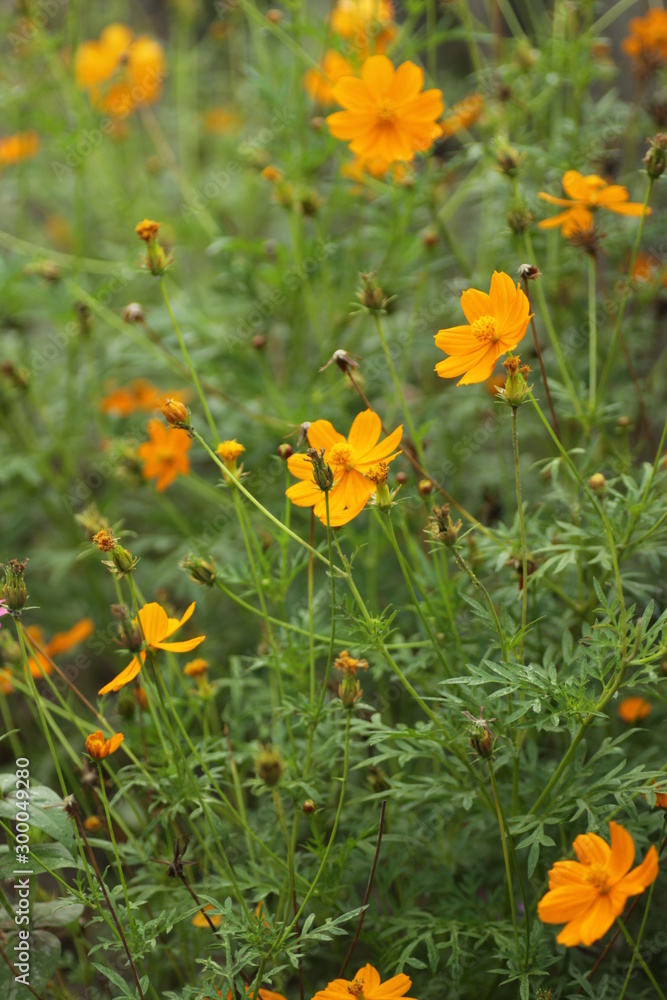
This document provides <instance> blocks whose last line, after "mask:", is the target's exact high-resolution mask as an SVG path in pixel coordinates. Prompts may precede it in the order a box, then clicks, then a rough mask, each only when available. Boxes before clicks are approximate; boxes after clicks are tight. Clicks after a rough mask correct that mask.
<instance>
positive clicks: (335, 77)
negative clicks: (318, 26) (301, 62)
mask: <svg viewBox="0 0 667 1000" xmlns="http://www.w3.org/2000/svg"><path fill="white" fill-rule="evenodd" d="M353 74H354V70H353V68H352V66H351V65H350V63H349V62H348V61H347V59H346V58H345V56H343V55H341V54H340V52H336V50H335V49H329V51H328V52H326V53H325V55H324V59H323V60H322V66H321V67H320V68H319V69H309V70H307V71H306V72H305V73H304V76H303V85H304V88H305V90H306V93H307V94H308V96H309V97H310V99H311V101H315V102H316V103H317V104H334V103H335V100H336V99H335V97H334V96H333V87H334V84H336V83H338V81H339V80H340V79H341V77H343V76H352V75H353Z"/></svg>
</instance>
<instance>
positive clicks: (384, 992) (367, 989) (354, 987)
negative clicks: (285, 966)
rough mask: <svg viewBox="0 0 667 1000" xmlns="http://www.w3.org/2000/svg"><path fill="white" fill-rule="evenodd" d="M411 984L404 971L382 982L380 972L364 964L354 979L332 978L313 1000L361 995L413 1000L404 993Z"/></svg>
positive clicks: (340, 999) (342, 999) (370, 998)
mask: <svg viewBox="0 0 667 1000" xmlns="http://www.w3.org/2000/svg"><path fill="white" fill-rule="evenodd" d="M411 986H412V980H411V979H409V978H408V976H406V975H405V974H404V973H402V972H401V973H399V975H398V976H392V978H391V979H387V981H386V982H384V983H383V982H382V980H381V978H380V973H379V972H378V971H377V969H375V968H374V967H373V966H372V965H364V967H363V968H362V969H359V971H358V972H357V974H356V976H355V977H354V979H353V980H352V981H351V982H349V981H348V980H347V979H334V980H333V982H331V983H329V985H328V986H327V988H326V989H325V990H320V991H319V993H316V994H315V996H314V997H313V1000H350V997H363V998H364V1000H398V998H399V997H404V1000H414V998H413V997H406V996H405V994H406V993H407V992H408V990H409V989H410V987H411Z"/></svg>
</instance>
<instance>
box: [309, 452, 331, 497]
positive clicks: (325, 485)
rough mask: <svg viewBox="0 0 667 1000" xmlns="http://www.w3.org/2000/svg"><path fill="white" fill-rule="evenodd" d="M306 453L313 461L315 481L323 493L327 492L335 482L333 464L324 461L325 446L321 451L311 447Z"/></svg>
mask: <svg viewBox="0 0 667 1000" xmlns="http://www.w3.org/2000/svg"><path fill="white" fill-rule="evenodd" d="M306 454H307V455H308V458H309V459H310V461H311V462H312V463H313V482H314V483H315V485H316V486H319V488H320V489H321V490H322V492H323V493H327V492H328V491H329V490H330V489H331V487H332V486H333V484H334V474H333V471H332V469H331V466H330V465H327V463H326V462H325V461H324V448H320V450H319V451H317V449H316V448H309V449H308V451H307V452H306Z"/></svg>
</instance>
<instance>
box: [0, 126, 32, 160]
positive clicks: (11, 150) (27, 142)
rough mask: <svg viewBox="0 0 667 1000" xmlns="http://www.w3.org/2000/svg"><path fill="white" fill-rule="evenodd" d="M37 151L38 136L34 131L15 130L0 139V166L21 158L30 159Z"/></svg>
mask: <svg viewBox="0 0 667 1000" xmlns="http://www.w3.org/2000/svg"><path fill="white" fill-rule="evenodd" d="M38 152H39V136H38V135H37V133H36V132H17V133H16V135H7V136H5V137H4V138H3V139H0V167H6V166H9V165H10V164H12V163H20V162H21V161H22V160H31V159H32V158H33V157H34V156H37V153H38Z"/></svg>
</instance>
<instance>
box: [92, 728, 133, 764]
mask: <svg viewBox="0 0 667 1000" xmlns="http://www.w3.org/2000/svg"><path fill="white" fill-rule="evenodd" d="M124 739H125V737H124V736H123V734H122V733H115V735H114V736H112V737H111V739H110V740H105V739H104V734H103V733H102V731H101V730H100V729H98V730H97V732H96V733H91V734H90V736H89V737H88V738H87V740H86V752H87V753H89V754H90V756H91V757H93V758H94V760H104V758H105V757H108V756H109V754H110V753H114V752H115V751H116V750H117V749H118V747H119V746H120V745H121V743H122V742H123V740H124Z"/></svg>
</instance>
